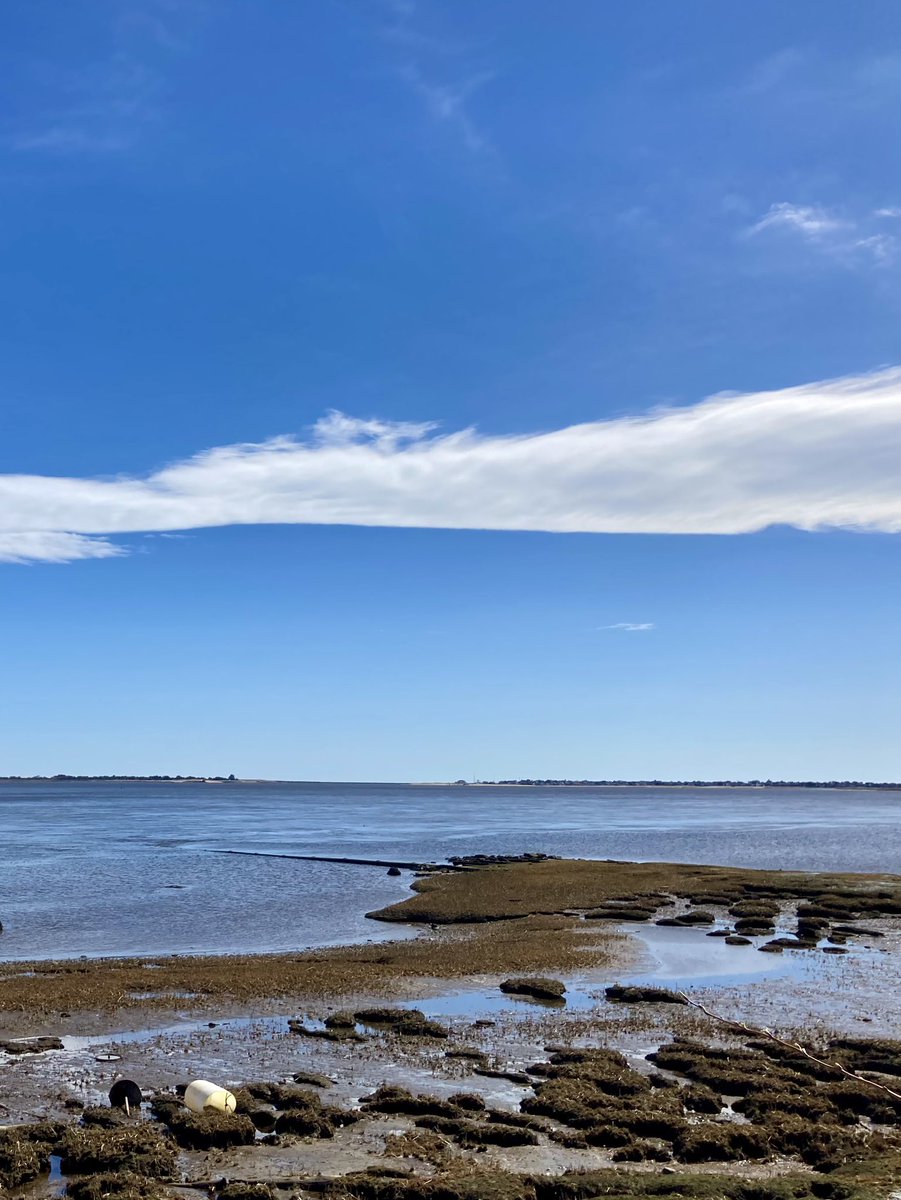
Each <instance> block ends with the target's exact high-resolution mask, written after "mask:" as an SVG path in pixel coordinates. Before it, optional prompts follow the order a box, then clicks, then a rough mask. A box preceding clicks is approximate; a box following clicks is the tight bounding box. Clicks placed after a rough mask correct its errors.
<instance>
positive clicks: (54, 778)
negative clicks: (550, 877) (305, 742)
mask: <svg viewBox="0 0 901 1200" xmlns="http://www.w3.org/2000/svg"><path fill="white" fill-rule="evenodd" d="M0 783H207V784H230V783H235V784H272V783H284V784H298V785H299V784H308V785H310V786H316V787H319V786H324V785H325V786H333V787H367V786H377V787H430V788H450V787H473V788H485V787H504V788H643V789H646V790H650V789H652V788H668V789H670V790H672V789H676V788H681V789H695V790H700V789H702V788H703V789H712V790H717V789H719V790H721V791H725V790H730V789H745V790H748V791H761V792H765V791H773V790H778V789H781V790H784V789H786V788H795V789H797V790H799V791H832V792H840V791H888V792H893V791H901V782H899V783H888V782H863V781H861V780H829V781H818V780H796V779H768V780H766V781H765V782H760V781H759V780H756V779H752V780H703V779H701V780H684V779H672V780H667V779H652V780H647V779H499V780H483V779H480V780H477V781H472V782H469V781H468V780H464V779H456V780H418V781H410V780H367V781H354V782H351V783H348V782H347V781H342V780H335V779H239V778H238V777H237V776H235V775H228V776H226V775H0Z"/></svg>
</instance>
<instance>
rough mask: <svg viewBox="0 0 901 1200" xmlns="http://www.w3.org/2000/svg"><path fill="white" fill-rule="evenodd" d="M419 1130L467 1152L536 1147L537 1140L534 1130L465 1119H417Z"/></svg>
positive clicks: (426, 1117) (433, 1117)
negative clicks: (430, 1132)
mask: <svg viewBox="0 0 901 1200" xmlns="http://www.w3.org/2000/svg"><path fill="white" fill-rule="evenodd" d="M415 1124H416V1126H417V1128H419V1129H430V1130H432V1131H433V1132H435V1133H440V1134H443V1135H444V1136H445V1137H449V1138H452V1139H453V1140H454V1141H455V1142H456V1143H457V1145H458V1146H462V1147H463V1148H464V1149H475V1148H476V1147H478V1146H537V1145H538V1136H537V1134H535V1133H534V1132H533V1131H532V1130H531V1129H523V1128H522V1127H520V1126H518V1125H507V1124H504V1125H502V1124H500V1123H499V1122H487V1123H483V1122H481V1121H473V1120H471V1119H469V1118H466V1117H438V1116H432V1115H427V1116H422V1117H417V1118H416V1121H415Z"/></svg>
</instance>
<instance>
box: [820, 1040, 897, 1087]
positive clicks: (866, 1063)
mask: <svg viewBox="0 0 901 1200" xmlns="http://www.w3.org/2000/svg"><path fill="white" fill-rule="evenodd" d="M829 1056H830V1057H831V1058H834V1059H836V1060H837V1061H838V1062H840V1063H841V1064H842V1065H843V1066H845V1067H848V1068H849V1069H851V1070H854V1071H878V1072H879V1073H880V1074H882V1075H898V1076H901V1041H899V1040H897V1039H895V1038H834V1039H833V1040H832V1041H831V1042H830V1043H829ZM896 1090H898V1089H896Z"/></svg>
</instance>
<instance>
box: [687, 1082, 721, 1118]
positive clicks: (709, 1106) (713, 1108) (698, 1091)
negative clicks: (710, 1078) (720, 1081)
mask: <svg viewBox="0 0 901 1200" xmlns="http://www.w3.org/2000/svg"><path fill="white" fill-rule="evenodd" d="M679 1099H680V1100H681V1101H682V1104H683V1106H684V1107H685V1108H687V1109H688V1110H689V1112H697V1113H709V1114H710V1115H712V1116H715V1115H716V1114H717V1113H718V1112H720V1111H721V1109H722V1107H723V1101H722V1098H721V1097H720V1096H719V1095H718V1094H717V1093H716V1092H715V1091H714V1090H713V1089H712V1088H709V1087H707V1086H706V1085H705V1084H703V1083H691V1084H689V1085H688V1087H684V1088H682V1090H681V1091H680V1092H679Z"/></svg>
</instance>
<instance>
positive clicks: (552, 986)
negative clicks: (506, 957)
mask: <svg viewBox="0 0 901 1200" xmlns="http://www.w3.org/2000/svg"><path fill="white" fill-rule="evenodd" d="M500 989H501V991H502V992H506V993H507V994H508V995H512V996H531V997H532V998H533V999H535V1000H562V999H563V997H564V994H565V992H566V985H565V984H564V983H561V982H560V980H559V979H546V978H545V977H544V976H541V975H529V976H526V977H525V978H522V979H505V980H504V982H503V983H502V984H501V985H500Z"/></svg>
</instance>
